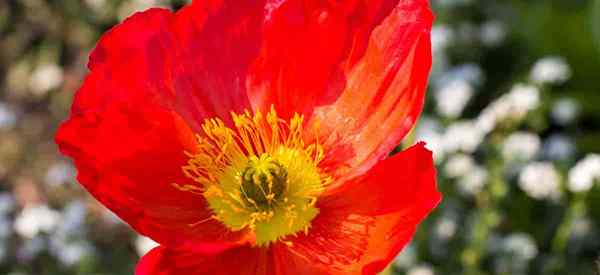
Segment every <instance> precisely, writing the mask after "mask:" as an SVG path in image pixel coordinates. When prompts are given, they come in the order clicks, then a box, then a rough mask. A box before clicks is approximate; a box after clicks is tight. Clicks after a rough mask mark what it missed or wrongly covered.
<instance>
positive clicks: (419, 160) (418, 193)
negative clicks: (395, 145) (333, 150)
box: [290, 144, 441, 274]
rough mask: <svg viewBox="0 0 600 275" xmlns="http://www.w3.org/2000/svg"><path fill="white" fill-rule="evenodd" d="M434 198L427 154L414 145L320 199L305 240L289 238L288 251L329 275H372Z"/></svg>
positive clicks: (436, 196)
mask: <svg viewBox="0 0 600 275" xmlns="http://www.w3.org/2000/svg"><path fill="white" fill-rule="evenodd" d="M365 194H369V195H368V196H365ZM440 199H441V196H440V194H439V193H438V192H437V190H436V185H435V169H434V166H433V161H432V157H431V152H429V151H428V150H427V149H425V148H424V145H423V144H418V145H416V146H414V147H412V148H410V149H408V150H406V151H404V152H402V153H399V154H398V155H396V156H394V157H391V158H389V159H386V160H383V161H382V162H380V163H378V164H377V165H376V166H374V167H373V169H372V170H371V171H369V172H368V173H367V174H366V175H364V176H362V177H360V178H356V179H354V180H353V181H352V182H349V183H348V184H345V185H344V187H343V188H342V189H338V190H336V191H335V193H332V194H327V195H325V197H323V198H321V199H320V200H319V206H318V207H319V209H320V214H319V216H317V218H316V219H315V220H314V221H313V223H312V227H311V228H310V231H309V233H308V235H299V236H298V237H296V238H293V239H291V240H290V241H291V242H292V243H293V246H291V247H290V250H292V251H293V252H294V253H296V254H299V255H303V256H304V257H306V258H308V259H310V261H311V262H313V264H317V265H321V266H327V267H328V268H329V269H330V270H331V271H330V273H331V274H376V273H377V272H379V271H381V270H383V269H384V268H385V267H386V266H387V264H389V262H390V261H391V260H392V259H393V258H394V257H395V256H396V254H397V253H398V252H399V251H400V250H401V249H402V248H403V247H404V246H405V245H406V243H407V242H408V241H409V240H410V239H411V238H412V236H413V234H414V232H415V230H416V227H417V225H418V224H419V223H420V222H421V220H423V219H424V218H425V216H426V215H427V214H428V213H429V212H430V211H431V210H432V209H433V208H435V206H436V205H437V204H438V203H439V201H440Z"/></svg>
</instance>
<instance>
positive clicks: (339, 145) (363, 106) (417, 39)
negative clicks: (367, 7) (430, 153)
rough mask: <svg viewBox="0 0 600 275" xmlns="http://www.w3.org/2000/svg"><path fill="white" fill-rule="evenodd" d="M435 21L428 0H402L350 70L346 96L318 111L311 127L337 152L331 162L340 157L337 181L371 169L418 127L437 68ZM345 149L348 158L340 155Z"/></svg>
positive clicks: (344, 91)
mask: <svg viewBox="0 0 600 275" xmlns="http://www.w3.org/2000/svg"><path fill="white" fill-rule="evenodd" d="M432 20H433V16H432V14H431V11H430V9H429V5H428V1H427V0H406V1H400V2H399V4H398V6H397V7H396V8H395V9H394V10H393V11H392V12H391V13H390V15H389V16H388V17H387V18H385V20H384V21H383V22H382V23H381V24H380V25H379V26H378V27H376V28H375V30H374V31H373V32H372V34H371V36H370V40H369V43H368V46H367V48H366V51H365V54H364V55H363V56H362V57H361V59H360V60H358V62H357V63H356V64H355V65H354V66H352V67H351V68H349V69H347V70H346V74H345V75H346V84H345V87H344V90H343V92H342V93H341V94H340V96H338V97H337V98H336V100H335V102H334V103H333V104H331V105H325V106H321V107H316V108H315V111H314V113H313V115H312V119H311V122H310V123H312V124H313V125H312V126H311V127H315V128H316V129H318V130H319V131H320V136H321V141H322V142H323V143H324V144H325V146H326V148H329V150H328V151H329V152H331V153H329V154H328V155H327V156H326V161H325V163H328V162H331V161H328V160H331V159H336V158H337V159H338V160H337V161H335V162H334V163H337V165H335V167H336V170H335V171H334V175H335V176H336V177H337V178H345V179H349V178H352V177H354V176H357V175H360V174H362V173H364V172H366V171H367V170H369V169H370V168H371V167H372V166H373V165H374V164H375V163H377V161H379V160H380V159H383V158H385V157H386V156H387V155H388V153H389V152H390V151H391V150H392V149H393V148H394V147H395V146H397V145H398V144H399V143H400V141H401V139H402V138H403V137H404V136H405V135H406V133H407V132H408V131H409V130H410V129H411V128H412V127H413V125H414V124H415V122H416V120H417V117H418V116H419V114H420V112H421V110H422V108H423V103H424V97H425V89H426V84H427V80H428V74H429V70H430V67H431V45H430V43H431V42H430V34H429V31H430V28H431V24H432ZM339 150H343V151H345V152H347V153H346V155H348V157H347V158H345V159H340V157H339V156H336V155H334V152H336V151H339ZM339 182H343V180H340V181H339Z"/></svg>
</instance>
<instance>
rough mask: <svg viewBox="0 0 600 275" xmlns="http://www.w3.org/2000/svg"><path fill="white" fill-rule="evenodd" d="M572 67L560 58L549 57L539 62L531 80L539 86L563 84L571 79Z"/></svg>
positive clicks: (535, 66)
mask: <svg viewBox="0 0 600 275" xmlns="http://www.w3.org/2000/svg"><path fill="white" fill-rule="evenodd" d="M571 74H572V72H571V67H570V66H569V64H568V63H567V61H566V60H565V59H564V58H563V57H560V56H548V57H544V58H542V59H540V60H538V61H537V62H536V63H535V64H534V65H533V69H532V70H531V73H530V75H529V78H530V79H531V81H533V82H534V83H537V84H561V83H564V82H566V81H567V80H569V79H570V78H571Z"/></svg>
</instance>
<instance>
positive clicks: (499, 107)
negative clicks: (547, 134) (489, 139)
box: [476, 84, 540, 134]
mask: <svg viewBox="0 0 600 275" xmlns="http://www.w3.org/2000/svg"><path fill="white" fill-rule="evenodd" d="M539 105H540V91H539V89H538V88H537V87H535V86H531V85H525V84H517V85H515V86H514V87H513V88H512V89H511V90H510V92H509V93H507V94H504V95H502V96H501V97H500V98H498V99H496V100H495V101H494V102H492V103H491V104H490V105H489V106H487V107H486V108H485V109H484V110H483V111H482V112H481V114H480V115H479V117H478V118H477V120H476V125H477V127H478V128H480V129H481V130H482V131H484V132H485V133H486V134H487V133H489V132H491V131H492V130H493V129H494V128H495V127H496V126H497V124H498V123H501V122H503V121H506V120H521V119H523V118H524V117H525V115H527V114H528V113H529V112H531V111H533V110H535V109H536V108H538V107H539Z"/></svg>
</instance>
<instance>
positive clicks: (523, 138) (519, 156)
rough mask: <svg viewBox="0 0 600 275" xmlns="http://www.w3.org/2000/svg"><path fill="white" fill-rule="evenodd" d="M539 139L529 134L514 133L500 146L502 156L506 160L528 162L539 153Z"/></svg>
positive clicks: (540, 142)
mask: <svg viewBox="0 0 600 275" xmlns="http://www.w3.org/2000/svg"><path fill="white" fill-rule="evenodd" d="M541 144H542V141H541V140H540V137H539V136H538V135H536V134H534V133H529V132H515V133H513V134H511V135H510V136H508V138H507V139H506V140H505V141H504V144H503V145H502V155H503V156H504V158H505V159H507V160H520V161H528V160H531V159H533V158H534V157H535V155H536V154H537V153H538V152H539V150H540V147H541Z"/></svg>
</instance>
